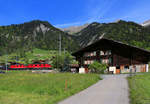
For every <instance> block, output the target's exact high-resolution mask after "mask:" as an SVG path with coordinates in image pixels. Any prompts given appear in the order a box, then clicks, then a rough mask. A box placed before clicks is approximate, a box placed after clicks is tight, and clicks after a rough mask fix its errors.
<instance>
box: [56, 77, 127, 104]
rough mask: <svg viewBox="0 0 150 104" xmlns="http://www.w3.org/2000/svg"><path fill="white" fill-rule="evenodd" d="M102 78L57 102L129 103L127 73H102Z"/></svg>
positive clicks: (62, 103) (77, 103)
mask: <svg viewBox="0 0 150 104" xmlns="http://www.w3.org/2000/svg"><path fill="white" fill-rule="evenodd" d="M102 77H103V80H101V81H99V82H98V83H96V84H95V85H93V86H91V87H89V88H87V89H85V90H83V91H81V92H79V93H78V94H75V95H73V96H71V97H69V98H67V99H65V100H64V101H61V102H59V103H58V104H129V98H128V96H129V93H128V83H127V80H126V77H127V75H125V74H124V75H123V74H122V75H103V76H102Z"/></svg>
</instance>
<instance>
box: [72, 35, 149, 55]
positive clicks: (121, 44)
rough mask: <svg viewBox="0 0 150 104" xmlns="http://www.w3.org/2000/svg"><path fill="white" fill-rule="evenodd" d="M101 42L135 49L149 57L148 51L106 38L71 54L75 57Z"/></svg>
mask: <svg viewBox="0 0 150 104" xmlns="http://www.w3.org/2000/svg"><path fill="white" fill-rule="evenodd" d="M102 41H105V42H109V43H111V44H115V45H120V46H123V47H128V48H132V49H136V50H138V51H142V52H144V53H145V54H147V55H149V56H150V51H148V50H145V49H143V48H139V47H136V46H132V45H129V44H125V43H122V42H119V41H116V40H111V39H107V38H101V39H100V40H98V41H96V42H94V43H92V44H90V45H88V46H86V47H84V48H82V49H80V50H78V51H76V52H74V53H72V55H73V56H77V55H78V54H81V53H83V52H86V51H89V50H91V49H93V48H94V46H96V45H98V44H101V42H102Z"/></svg>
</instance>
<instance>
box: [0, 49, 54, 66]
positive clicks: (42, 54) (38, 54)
mask: <svg viewBox="0 0 150 104" xmlns="http://www.w3.org/2000/svg"><path fill="white" fill-rule="evenodd" d="M56 54H57V51H54V50H42V49H37V48H35V49H33V53H31V52H26V53H25V55H26V57H24V58H19V63H23V64H24V63H25V60H28V61H29V62H30V63H31V62H32V60H45V59H51V58H52V57H53V56H56ZM16 56H17V53H12V54H9V55H8V56H7V59H8V61H9V62H15V61H16V58H15V57H16ZM5 59H6V55H3V56H0V62H3V63H5V61H6V60H5Z"/></svg>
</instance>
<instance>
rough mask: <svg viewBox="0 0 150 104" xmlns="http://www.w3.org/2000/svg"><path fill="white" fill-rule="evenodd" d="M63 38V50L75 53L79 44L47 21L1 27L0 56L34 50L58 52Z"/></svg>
mask: <svg viewBox="0 0 150 104" xmlns="http://www.w3.org/2000/svg"><path fill="white" fill-rule="evenodd" d="M59 36H61V42H62V49H66V50H68V51H74V50H76V49H78V47H79V46H78V44H77V43H76V42H75V41H74V39H73V38H72V36H71V35H69V34H67V33H65V32H63V31H61V30H59V29H57V28H55V27H53V26H52V25H51V24H50V23H48V22H47V21H40V20H34V21H30V22H26V23H23V24H17V25H16V24H15V25H14V24H12V25H9V26H0V46H1V47H0V54H4V53H12V52H16V51H17V52H24V51H31V50H32V49H33V48H39V49H46V50H56V49H58V47H59V44H58V43H59V40H58V39H59Z"/></svg>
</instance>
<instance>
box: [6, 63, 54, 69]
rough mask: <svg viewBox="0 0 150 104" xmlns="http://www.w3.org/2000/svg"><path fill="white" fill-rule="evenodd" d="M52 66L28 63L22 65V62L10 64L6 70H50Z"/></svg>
mask: <svg viewBox="0 0 150 104" xmlns="http://www.w3.org/2000/svg"><path fill="white" fill-rule="evenodd" d="M51 69H52V66H51V65H49V64H29V65H23V64H16V65H10V66H9V67H8V70H51Z"/></svg>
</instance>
